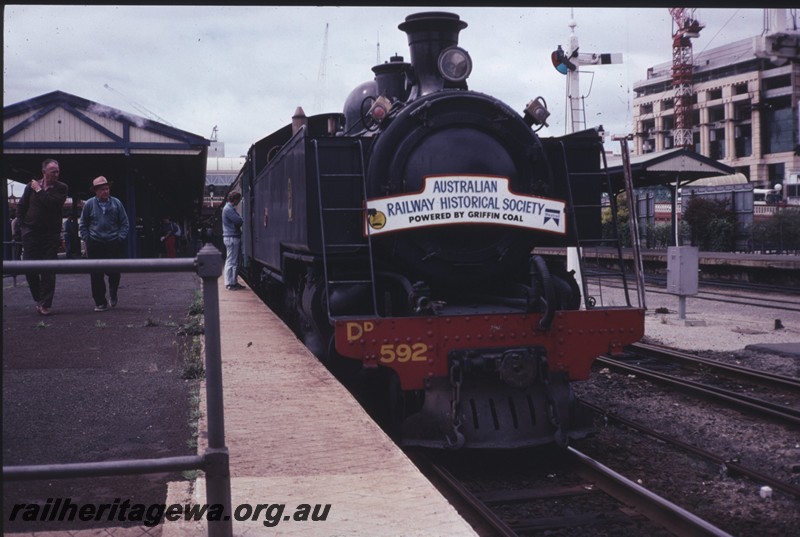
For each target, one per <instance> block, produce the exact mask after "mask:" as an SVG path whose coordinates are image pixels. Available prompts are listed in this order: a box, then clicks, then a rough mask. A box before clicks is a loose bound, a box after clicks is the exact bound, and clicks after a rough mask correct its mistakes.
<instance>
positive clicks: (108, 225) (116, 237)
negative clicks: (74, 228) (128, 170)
mask: <svg viewBox="0 0 800 537" xmlns="http://www.w3.org/2000/svg"><path fill="white" fill-rule="evenodd" d="M92 190H93V191H94V197H93V198H91V199H90V200H88V201H87V202H86V204H85V205H84V206H83V211H82V212H81V218H80V221H79V222H78V233H79V235H80V237H81V239H83V240H84V241H85V242H86V256H87V257H88V258H89V259H120V258H123V257H125V241H126V240H127V239H128V230H129V224H128V214H127V213H126V212H125V207H123V206H122V202H121V201H119V200H118V199H117V198H115V197H114V196H112V195H111V185H110V184H109V182H108V180H107V179H106V178H105V177H103V176H102V175H101V176H100V177H98V178H96V179H95V180H94V181H92ZM106 276H108V292H109V297H110V300H108V299H106V282H105V278H104V276H103V273H102V272H92V274H91V281H92V298H94V303H95V307H94V311H106V310H108V308H109V306H111V307H112V308H113V307H114V306H116V305H117V290H118V289H119V281H120V273H119V272H109V273H106Z"/></svg>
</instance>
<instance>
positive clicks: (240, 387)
mask: <svg viewBox="0 0 800 537" xmlns="http://www.w3.org/2000/svg"><path fill="white" fill-rule="evenodd" d="M220 316H221V319H220V329H221V333H222V341H221V344H222V357H223V383H224V389H225V393H224V399H225V428H226V445H227V447H228V449H229V450H230V465H231V500H232V506H233V508H234V509H237V507H238V506H242V505H249V506H255V505H256V504H271V505H275V504H278V505H283V506H285V510H284V511H283V514H282V515H281V517H279V518H280V520H279V521H278V522H277V524H275V525H274V526H273V527H267V526H266V524H265V516H264V515H262V516H261V517H259V518H258V519H256V520H248V521H242V522H239V521H237V522H234V527H233V531H234V535H237V536H257V535H269V536H282V537H283V536H286V537H289V536H298V537H300V536H302V537H315V536H319V537H331V536H340V535H341V536H345V535H347V536H348V537H355V536H364V537H372V536H375V535H381V536H384V537H413V536H420V537H422V536H425V537H430V536H442V537H445V536H447V537H449V536H455V537H459V536H464V537H466V536H472V535H477V534H476V533H475V532H474V531H473V529H472V528H471V527H470V526H469V525H468V524H467V522H465V521H464V520H463V519H462V518H461V517H460V516H459V514H458V513H457V512H456V510H455V508H454V507H453V506H452V505H450V503H449V502H448V501H447V500H446V499H445V498H444V497H443V496H442V495H441V494H440V493H439V492H438V491H437V490H436V489H435V488H434V486H433V485H432V484H431V483H430V482H429V481H427V480H426V479H425V477H423V475H422V474H421V473H420V471H419V470H418V469H417V468H416V467H415V466H414V464H413V463H411V461H410V460H409V459H408V458H407V457H406V455H405V454H404V453H403V452H402V451H401V450H400V449H399V448H398V447H397V446H396V445H395V444H394V443H393V442H392V441H391V440H390V439H389V437H388V436H387V435H386V434H385V433H384V432H383V431H382V430H381V429H380V428H379V427H378V426H377V425H376V424H375V423H374V422H373V421H372V419H371V418H370V417H369V416H368V415H367V413H366V412H365V411H364V410H363V409H362V408H361V406H360V405H359V404H358V403H357V402H356V401H355V399H354V398H353V397H352V396H351V395H350V393H349V392H348V391H347V390H346V389H345V388H344V387H343V386H342V385H341V384H340V383H339V382H338V381H337V380H336V379H335V378H334V377H333V375H331V374H330V373H329V372H328V370H327V369H325V368H324V367H323V366H322V364H321V363H320V362H319V361H318V360H317V359H316V358H315V357H314V356H313V355H312V354H311V353H310V352H309V351H308V350H307V349H306V348H305V347H304V346H303V345H302V344H301V342H300V341H298V340H297V338H296V337H295V336H294V334H293V333H292V332H291V331H290V330H289V329H288V328H287V327H286V326H285V325H284V324H283V323H282V322H281V321H280V320H279V319H278V318H277V317H276V316H275V315H274V314H273V313H272V311H270V310H269V309H268V308H266V307H265V306H264V304H263V303H262V302H261V301H260V300H259V298H258V297H257V296H256V295H255V294H254V293H253V292H252V291H250V290H249V289H247V290H242V291H227V290H226V289H225V288H224V286H223V285H222V280H220ZM204 404H205V403H204V402H203V403H202V404H201V408H203V406H204ZM202 430H204V429H203V427H202V425H201V431H202ZM199 449H201V450H202V449H205V446H204V445H202V442H201V445H200V446H199ZM183 486H184V485H183V484H180V483H179V484H176V487H174V488H171V491H170V494H171V495H172V496H174V497H176V498H180V497H181V495H182V494H183V495H186V494H191V498H190V500H191V501H193V502H202V498H204V497H205V492H204V487H205V483H204V480H203V479H198V480H197V481H196V482H195V487H194V490H191V491H190V490H187V489H185V488H184V489H182V488H181V487H183ZM300 505H309V506H310V507H311V511H312V514H313V510H314V509H317V508H318V507H319V512H324V511H323V510H324V506H328V505H329V506H330V508H329V511H328V512H327V516H326V518H325V519H324V520H319V521H312V520H311V517H309V519H308V520H307V521H296V520H294V519H293V516H294V514H295V512H296V509H297V508H298V506H300ZM242 509H245V510H246V509H247V508H246V507H243V508H242ZM278 509H279V508H274V510H273V513H272V515H273V516H274V515H275V513H276V512H278V511H277V510H278ZM204 534H205V532H204V530H203V528H202V527H198V526H193V525H190V524H186V523H183V522H181V523H174V524H173V523H167V524H165V525H164V533H163V535H164V537H184V536H186V537H188V536H189V535H204Z"/></svg>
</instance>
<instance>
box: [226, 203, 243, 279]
mask: <svg viewBox="0 0 800 537" xmlns="http://www.w3.org/2000/svg"><path fill="white" fill-rule="evenodd" d="M240 201H242V195H241V194H240V193H239V192H231V193H230V194H228V203H226V204H225V207H224V208H223V209H222V242H223V243H224V244H225V271H224V275H225V289H228V290H229V291H236V290H237V289H244V286H243V285H240V284H239V282H238V280H237V278H236V273H237V272H238V270H239V249H240V248H241V243H242V224H243V223H244V220H242V217H241V216H239V213H237V212H236V206H237V205H238V204H239V202H240Z"/></svg>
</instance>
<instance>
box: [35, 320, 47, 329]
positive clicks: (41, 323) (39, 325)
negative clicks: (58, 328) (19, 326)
mask: <svg viewBox="0 0 800 537" xmlns="http://www.w3.org/2000/svg"><path fill="white" fill-rule="evenodd" d="M48 326H50V325H49V324H47V323H46V322H44V321H39V322H38V323H36V328H38V329H40V330H41V329H42V328H47V327H48Z"/></svg>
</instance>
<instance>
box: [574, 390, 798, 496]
mask: <svg viewBox="0 0 800 537" xmlns="http://www.w3.org/2000/svg"><path fill="white" fill-rule="evenodd" d="M581 403H582V404H583V405H585V406H586V407H588V408H590V409H591V410H593V411H594V412H596V413H598V414H600V415H602V416H603V418H604V420H605V421H607V422H608V423H616V424H618V425H622V426H625V427H628V428H630V429H633V430H635V431H638V432H640V433H643V434H646V435H647V436H650V437H651V438H654V439H656V440H658V441H660V442H664V443H666V444H669V445H672V446H675V447H677V448H679V449H681V450H683V451H685V452H689V453H692V454H693V455H696V456H698V457H700V458H702V459H704V460H706V461H709V462H712V463H714V464H716V465H718V466H719V467H720V468H721V469H723V470H724V471H725V472H726V473H728V474H738V475H741V476H744V477H746V478H748V479H750V480H752V481H753V482H755V483H759V484H766V485H769V486H770V487H772V488H773V489H774V490H780V491H782V492H784V493H786V494H788V495H790V496H793V497H794V498H796V499H799V500H800V487H797V486H795V485H792V484H791V483H785V482H783V481H781V480H779V479H775V478H773V477H772V476H770V475H767V474H765V473H763V472H759V471H758V470H755V469H753V468H750V467H748V466H745V465H743V464H741V463H739V462H738V461H736V460H731V459H727V458H725V457H721V456H719V455H716V454H714V453H712V452H710V451H708V450H706V449H703V448H701V447H699V446H696V445H694V444H690V443H687V442H683V441H681V440H679V439H677V438H675V437H674V436H670V435H666V434H663V433H660V432H658V431H656V430H654V429H653V428H651V427H648V426H646V425H644V424H642V423H639V422H636V421H634V420H630V419H627V418H623V417H621V416H618V415H616V414H614V413H612V412H609V411H608V410H606V409H604V408H601V407H599V406H597V405H594V404H591V403H588V402H586V401H581Z"/></svg>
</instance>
